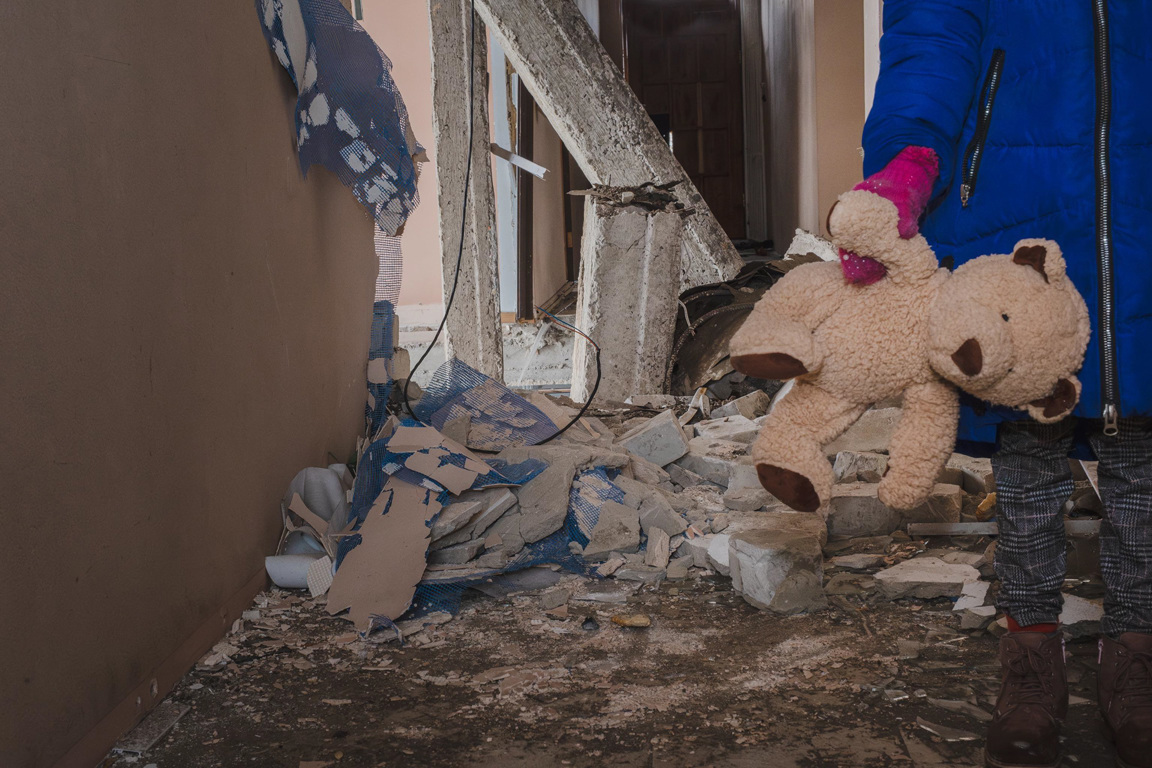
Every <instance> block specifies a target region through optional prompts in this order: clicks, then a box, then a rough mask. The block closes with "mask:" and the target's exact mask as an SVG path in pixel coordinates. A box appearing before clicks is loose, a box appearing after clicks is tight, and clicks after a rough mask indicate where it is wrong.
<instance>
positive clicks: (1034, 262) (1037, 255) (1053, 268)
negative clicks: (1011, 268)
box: [1012, 238, 1065, 283]
mask: <svg viewBox="0 0 1152 768" xmlns="http://www.w3.org/2000/svg"><path fill="white" fill-rule="evenodd" d="M1012 261H1013V262H1014V263H1016V264H1020V265H1021V266H1025V267H1031V268H1032V269H1034V270H1036V271H1037V272H1039V273H1040V274H1041V275H1043V276H1044V279H1045V280H1046V281H1047V282H1049V283H1051V282H1052V281H1054V280H1058V279H1059V278H1061V277H1063V276H1064V274H1065V264H1064V255H1063V254H1062V253H1061V252H1060V246H1058V245H1056V243H1054V242H1053V241H1051V240H1039V239H1035V238H1030V239H1027V240H1021V241H1020V242H1018V243H1016V248H1015V249H1014V250H1013V252H1012Z"/></svg>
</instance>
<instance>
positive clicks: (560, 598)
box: [540, 588, 572, 611]
mask: <svg viewBox="0 0 1152 768" xmlns="http://www.w3.org/2000/svg"><path fill="white" fill-rule="evenodd" d="M570 597H572V590H570V589H566V588H561V589H554V590H551V591H550V592H545V593H544V594H542V595H540V607H541V608H543V609H544V610H546V611H550V610H552V609H553V608H559V607H560V606H562V605H565V604H567V603H568V598H570Z"/></svg>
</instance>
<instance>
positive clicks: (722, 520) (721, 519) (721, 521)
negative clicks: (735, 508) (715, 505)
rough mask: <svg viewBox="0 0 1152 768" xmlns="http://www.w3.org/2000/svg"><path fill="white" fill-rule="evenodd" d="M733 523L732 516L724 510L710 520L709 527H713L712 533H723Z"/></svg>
mask: <svg viewBox="0 0 1152 768" xmlns="http://www.w3.org/2000/svg"><path fill="white" fill-rule="evenodd" d="M731 524H732V518H731V517H729V516H728V515H726V514H724V513H723V512H721V513H720V514H718V515H715V516H714V517H713V518H712V519H711V520H710V521H708V527H709V528H711V529H712V533H721V532H723V531H725V530H727V529H728V526H729V525H731Z"/></svg>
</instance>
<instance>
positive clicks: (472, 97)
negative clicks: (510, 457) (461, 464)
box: [401, 0, 600, 453]
mask: <svg viewBox="0 0 1152 768" xmlns="http://www.w3.org/2000/svg"><path fill="white" fill-rule="evenodd" d="M468 30H469V31H468V37H469V45H468V159H467V160H466V161H465V165H464V200H463V202H462V204H461V206H460V243H459V247H458V248H457V250H456V270H455V273H454V274H453V276H452V290H451V291H449V292H448V301H447V303H446V304H445V306H444V317H442V318H440V326H439V327H438V328H437V329H436V333H435V334H434V335H433V336H432V341H431V342H430V343H429V344H428V349H426V350H424V354H422V355H421V356H420V359H419V360H417V361H416V365H414V366H412V368H411V369H410V370H409V371H408V378H406V379H405V380H404V389H403V390H402V392H401V394H402V396H403V400H404V408H405V410H407V411H408V413H409V414H411V415H412V418H414V419H416V421H418V422H419V423H421V424H424V421H423V420H422V419H421V418H420V417H419V416H417V415H416V412H415V411H414V410H412V405H411V404H410V403H409V402H408V385H409V383H410V382H411V381H412V379H413V377H414V376H415V375H416V371H417V370H418V369H419V368H420V366H421V365H422V364H423V363H424V360H425V358H427V357H428V353H429V352H431V351H432V348H433V347H435V346H436V342H437V340H439V338H440V334H441V333H443V332H444V326H445V325H446V324H447V323H448V313H449V312H451V311H452V303H453V302H454V301H455V300H456V287H457V286H458V285H459V284H460V267H461V265H462V264H463V263H464V233H465V232H466V231H467V225H468V191H469V189H470V188H471V184H472V147H473V138H474V131H475V123H474V117H475V110H476V0H470V2H469V7H468ZM521 173H523V171H521ZM536 309H538V310H540V311H541V312H543V313H544V314H546V315H548V316H549V317H551V318H552V319H553V320H555V321H556V322H557V323H559V324H560V325H562V326H564V327H565V328H568V329H569V330H571V331H573V332H575V333H578V334H580V335H581V336H583V337H584V338H585V339H587V340H588V343H589V344H591V345H592V347H593V349H595V350H596V382H595V383H594V384H593V385H592V392H591V393H589V395H588V400H587V401H586V402H585V403H584V405H583V406H581V408H580V412H579V413H577V414H576V415H575V416H573V417H572V420H571V421H569V422H568V423H567V424H565V425H564V426H563V427H561V428H560V429H558V430H557V431H555V432H553V433H552V434H551V435H549V436H548V437H546V438H544V439H543V440H541V441H539V442H538V443H536V445H543V444H544V443H547V442H549V441H550V440H554V439H556V438H557V437H560V435H562V434H564V433H565V432H567V431H568V428H569V427H571V426H572V425H573V424H575V423H576V422H577V421H579V420H580V419H581V418H583V416H584V414H585V413H586V412H587V411H588V407H589V406H590V405H592V401H593V400H594V399H595V397H596V391H597V390H598V389H600V346H599V345H598V344H597V343H596V342H594V341H592V337H590V336H589V335H588V334H586V333H584V332H583V331H581V330H580V329H579V328H577V327H576V326H574V325H572V324H570V323H566V322H564V321H563V320H561V319H560V318H558V317H556V315H553V314H552V313H551V312H548V311H546V310H545V309H543V308H541V307H536ZM473 450H476V449H473ZM479 452H480V453H496V451H479Z"/></svg>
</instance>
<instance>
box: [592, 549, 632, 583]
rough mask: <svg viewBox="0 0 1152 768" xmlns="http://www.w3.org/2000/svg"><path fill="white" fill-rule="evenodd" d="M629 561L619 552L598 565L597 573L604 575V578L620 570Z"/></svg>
mask: <svg viewBox="0 0 1152 768" xmlns="http://www.w3.org/2000/svg"><path fill="white" fill-rule="evenodd" d="M627 562H628V561H627V560H625V559H624V558H623V556H621V555H619V554H613V555H612V556H611V557H609V558H608V559H607V560H605V561H604V562H603V563H601V564H600V565H598V566H596V575H597V576H600V577H603V578H607V577H608V576H611V575H612V574H614V573H616V571H618V570H620V566H622V565H624V564H625V563H627Z"/></svg>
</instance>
